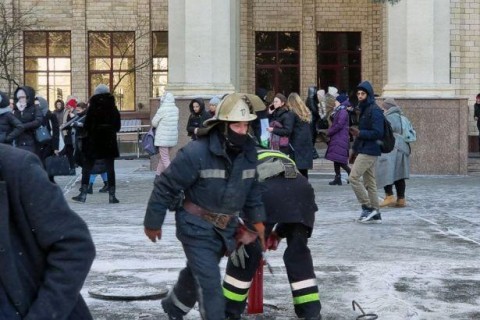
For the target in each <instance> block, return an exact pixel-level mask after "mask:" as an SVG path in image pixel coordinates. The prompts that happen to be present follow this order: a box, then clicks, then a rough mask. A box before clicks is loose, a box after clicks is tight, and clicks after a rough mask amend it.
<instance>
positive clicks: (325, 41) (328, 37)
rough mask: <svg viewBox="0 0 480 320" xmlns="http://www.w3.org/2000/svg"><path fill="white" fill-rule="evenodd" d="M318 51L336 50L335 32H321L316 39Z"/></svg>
mask: <svg viewBox="0 0 480 320" xmlns="http://www.w3.org/2000/svg"><path fill="white" fill-rule="evenodd" d="M317 45H318V50H323V51H331V50H336V49H337V42H336V41H335V32H321V33H320V35H319V37H318V43H317Z"/></svg>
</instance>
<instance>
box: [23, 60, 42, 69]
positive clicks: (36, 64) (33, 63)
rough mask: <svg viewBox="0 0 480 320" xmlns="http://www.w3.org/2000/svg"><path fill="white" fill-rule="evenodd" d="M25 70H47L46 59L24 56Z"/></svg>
mask: <svg viewBox="0 0 480 320" xmlns="http://www.w3.org/2000/svg"><path fill="white" fill-rule="evenodd" d="M25 71H47V59H46V58H25Z"/></svg>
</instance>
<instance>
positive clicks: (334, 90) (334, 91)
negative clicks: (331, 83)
mask: <svg viewBox="0 0 480 320" xmlns="http://www.w3.org/2000/svg"><path fill="white" fill-rule="evenodd" d="M328 93H330V94H331V95H332V96H333V97H334V98H336V97H338V89H337V88H335V87H328Z"/></svg>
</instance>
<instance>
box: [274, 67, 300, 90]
mask: <svg viewBox="0 0 480 320" xmlns="http://www.w3.org/2000/svg"><path fill="white" fill-rule="evenodd" d="M278 72H279V75H278V77H279V89H280V90H279V91H280V92H282V93H283V94H284V95H285V96H286V97H288V95H289V94H290V93H292V92H300V80H299V79H300V74H299V71H298V68H283V67H282V68H279V69H278ZM277 92H278V91H277Z"/></svg>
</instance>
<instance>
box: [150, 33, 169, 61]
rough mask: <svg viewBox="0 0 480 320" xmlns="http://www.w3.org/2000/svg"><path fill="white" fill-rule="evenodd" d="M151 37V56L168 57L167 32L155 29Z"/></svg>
mask: <svg viewBox="0 0 480 320" xmlns="http://www.w3.org/2000/svg"><path fill="white" fill-rule="evenodd" d="M152 37H153V39H152V50H153V51H152V53H153V57H168V32H167V31H155V32H153V33H152Z"/></svg>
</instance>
